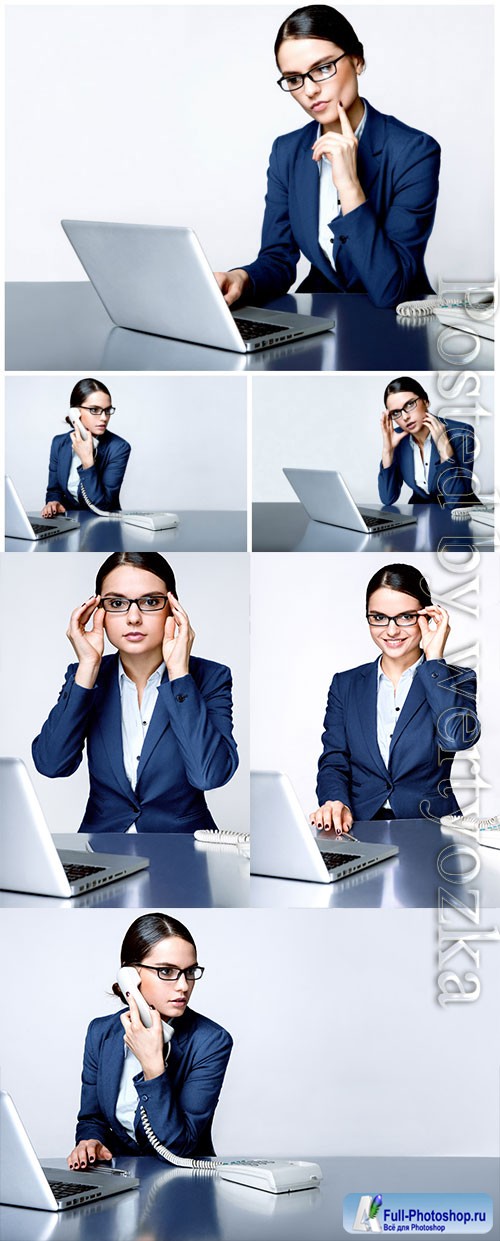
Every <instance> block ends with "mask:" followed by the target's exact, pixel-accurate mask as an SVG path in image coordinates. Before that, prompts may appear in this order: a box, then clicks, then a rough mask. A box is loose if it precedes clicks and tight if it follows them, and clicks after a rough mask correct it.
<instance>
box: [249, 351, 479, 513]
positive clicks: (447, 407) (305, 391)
mask: <svg viewBox="0 0 500 1241" xmlns="http://www.w3.org/2000/svg"><path fill="white" fill-rule="evenodd" d="M395 378H396V376H395V375H389V374H387V375H385V374H384V373H381V374H374V375H344V374H341V375H307V376H304V375H266V376H265V378H261V377H260V376H256V377H254V378H253V379H252V423H253V485H252V498H253V500H254V501H268V502H271V503H277V502H282V503H285V504H286V503H293V502H294V501H295V502H296V503H297V504H298V503H299V500H298V499H297V496H296V495H295V492H294V491H293V490H292V487H291V486H290V483H289V482H288V480H287V479H286V478H285V476H284V474H283V466H287V467H292V466H296V467H300V468H301V469H316V470H321V469H323V470H328V469H331V470H338V471H339V472H340V473H341V474H342V475H343V477H344V479H345V481H346V483H347V485H348V487H349V490H350V491H351V492H352V494H353V496H354V498H355V499H356V500H357V501H358V502H359V503H363V502H364V503H372V504H373V503H375V502H376V503H379V496H378V489H377V477H378V471H379V465H380V457H381V452H382V432H381V429H380V416H381V414H382V411H383V409H384V403H383V395H384V391H385V388H386V385H387V384H388V383H390V382H391V380H392V379H395ZM411 378H412V379H416V380H418V381H419V382H420V383H421V385H422V387H423V388H424V390H425V391H426V392H427V393H428V395H429V398H430V408H431V412H432V413H434V414H437V415H439V416H441V417H442V418H448V417H451V418H452V419H458V421H461V422H470V424H471V426H473V427H474V430H475V433H476V440H477V447H478V452H477V456H476V462H475V472H476V476H477V479H478V484H479V487H478V489H479V490H480V491H481V493H483V494H484V493H491V492H492V491H493V489H494V468H493V467H494V460H493V457H494V454H493V447H494V445H493V441H494V432H493V423H494V393H493V376H492V375H488V374H484V373H482V374H480V375H479V374H475V373H474V372H471V373H470V374H469V376H468V378H467V380H465V377H463V376H462V375H458V376H457V375H456V374H453V375H450V374H449V373H448V374H446V373H444V374H438V373H437V372H435V371H433V372H423V371H422V372H416V373H414V374H413V375H412V376H411ZM444 392H446V393H447V394H448V393H456V395H455V396H453V395H452V396H450V395H443V393H444ZM479 410H480V412H479ZM475 411H476V413H475ZM410 494H411V491H410V488H409V487H407V486H406V484H404V485H403V488H402V491H401V496H400V501H401V503H405V502H407V501H408V500H409V498H410Z"/></svg>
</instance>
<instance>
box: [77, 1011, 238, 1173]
mask: <svg viewBox="0 0 500 1241" xmlns="http://www.w3.org/2000/svg"><path fill="white" fill-rule="evenodd" d="M126 1011H128V1010H126V1009H121V1012H126ZM173 1024H174V1028H175V1034H174V1037H173V1039H172V1042H171V1044H170V1055H169V1058H168V1063H167V1067H166V1069H165V1072H164V1073H162V1074H161V1077H153V1078H151V1079H150V1080H149V1081H144V1077H143V1074H142V1073H138V1074H137V1075H136V1077H134V1083H135V1085H136V1089H137V1112H136V1115H135V1122H134V1123H135V1130H136V1136H137V1141H136V1142H134V1141H133V1139H132V1138H131V1137H130V1135H129V1134H128V1133H127V1130H126V1129H124V1127H123V1125H121V1124H119V1122H118V1121H117V1119H116V1116H115V1109H116V1102H117V1099H118V1091H119V1087H120V1078H121V1074H122V1069H123V1061H124V1058H125V1049H124V1043H123V1026H122V1024H121V1021H120V1013H113V1014H112V1016H110V1017H96V1018H95V1019H94V1021H91V1023H90V1025H89V1028H88V1031H87V1037H86V1040H85V1051H84V1054H83V1072H82V1093H81V1102H80V1111H79V1113H78V1121H77V1126H76V1142H80V1141H83V1140H85V1139H87V1140H90V1139H92V1138H97V1140H98V1141H99V1142H103V1143H104V1145H105V1146H108V1147H109V1149H110V1151H111V1152H112V1154H113V1155H137V1154H141V1155H145V1154H149V1155H151V1154H153V1150H152V1147H151V1146H150V1144H149V1142H148V1140H147V1138H146V1135H145V1133H144V1130H143V1128H142V1123H141V1119H140V1114H139V1107H140V1105H141V1104H142V1105H143V1106H144V1109H145V1111H146V1114H147V1117H148V1120H149V1122H150V1124H151V1127H152V1129H153V1131H154V1133H155V1134H156V1137H157V1138H159V1140H160V1142H162V1143H163V1144H164V1145H165V1146H167V1147H168V1148H169V1149H170V1150H173V1152H174V1154H175V1155H213V1154H214V1148H213V1145H212V1134H211V1127H212V1121H213V1116H214V1112H215V1109H216V1107H217V1103H218V1100H219V1094H220V1090H221V1086H222V1082H223V1080H224V1074H225V1072H226V1068H227V1063H228V1060H229V1057H230V1055H231V1048H232V1045H233V1040H232V1038H231V1035H230V1034H228V1032H227V1030H224V1029H223V1027H222V1026H219V1025H216V1023H215V1021H210V1019H209V1018H208V1017H202V1016H201V1014H200V1013H195V1012H193V1010H192V1009H190V1008H187V1009H186V1010H185V1012H184V1014H183V1016H182V1017H178V1018H177V1019H176V1020H175V1021H174V1023H173Z"/></svg>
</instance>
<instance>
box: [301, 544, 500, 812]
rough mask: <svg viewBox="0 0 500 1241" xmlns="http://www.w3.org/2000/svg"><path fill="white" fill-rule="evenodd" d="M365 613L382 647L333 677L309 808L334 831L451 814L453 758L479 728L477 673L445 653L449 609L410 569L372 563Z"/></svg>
mask: <svg viewBox="0 0 500 1241" xmlns="http://www.w3.org/2000/svg"><path fill="white" fill-rule="evenodd" d="M366 619H367V621H368V626H369V630H370V636H371V638H372V640H373V641H374V643H375V646H377V647H378V649H379V651H381V655H380V656H379V657H378V658H377V659H376V660H375V662H374V663H369V664H362V665H361V667H359V668H351V669H350V670H349V671H347V672H340V673H337V674H336V676H334V678H333V681H332V683H331V686H330V690H329V694H328V704H327V708H326V716H325V731H324V733H323V738H322V740H323V753H322V755H321V758H320V760H319V767H318V782H317V788H316V791H317V797H318V803H319V809H317V810H315V811H313V813H312V814H311V815H310V821H311V823H312V824H314V826H315V827H317V828H320V829H321V828H323V829H324V830H325V831H331V830H332V829H334V830H335V832H336V833H338V834H339V835H340V834H341V833H342V832H348V831H349V829H350V827H351V826H352V823H353V822H354V821H355V820H356V819H358V820H367V819H394V818H396V819H418V818H424V819H432V820H434V821H439V819H440V818H442V817H443V816H444V815H448V814H455V813H459V806H458V803H457V801H456V799H455V796H454V794H453V791H452V788H451V768H452V763H453V759H454V756H455V752H456V751H457V750H467V749H469V748H470V747H471V746H473V745H475V743H476V741H477V740H478V737H479V735H480V726H479V720H478V718H477V715H476V677H475V674H474V672H473V671H472V670H471V669H470V668H462V667H454V666H453V665H452V664H447V663H446V662H445V659H444V650H445V646H446V642H447V640H448V636H449V633H450V624H449V618H448V613H447V612H446V611H445V609H444V608H442V607H440V606H439V605H437V604H433V602H432V599H431V595H430V591H429V587H428V585H427V582H426V580H425V578H424V577H422V575H421V573H420V572H419V571H418V569H416V568H414V567H413V565H406V564H393V565H388V566H387V567H386V568H383V569H379V570H378V572H377V573H375V574H374V576H373V577H372V578H371V581H370V582H369V583H368V587H367V592H366Z"/></svg>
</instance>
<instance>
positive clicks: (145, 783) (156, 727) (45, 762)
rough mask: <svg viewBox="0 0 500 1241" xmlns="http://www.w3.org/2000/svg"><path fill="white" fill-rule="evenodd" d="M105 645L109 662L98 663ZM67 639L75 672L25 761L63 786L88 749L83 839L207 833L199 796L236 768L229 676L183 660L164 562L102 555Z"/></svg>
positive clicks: (179, 613)
mask: <svg viewBox="0 0 500 1241" xmlns="http://www.w3.org/2000/svg"><path fill="white" fill-rule="evenodd" d="M89 625H90V628H87V626H89ZM105 636H107V638H108V639H109V641H110V643H111V645H112V646H114V647H115V649H116V652H117V653H116V654H115V655H104V638H105ZM67 637H68V638H69V641H70V642H71V645H72V647H73V649H74V651H75V654H76V656H77V663H73V664H70V665H69V668H68V670H67V672H66V678H65V682H64V685H63V687H62V690H61V693H60V695H59V699H58V702H57V704H56V706H55V707H54V708H53V710H52V711H51V712H50V715H49V717H48V719H47V720H46V722H45V724H44V725H43V728H42V730H41V732H40V735H39V736H38V737H36V739H35V741H34V742H33V747H32V750H33V758H34V762H35V766H36V768H37V770H38V771H40V772H41V773H42V774H43V775H46V776H51V777H57V776H70V775H72V774H73V772H74V771H76V770H77V768H78V767H79V765H80V763H81V761H82V754H83V749H84V746H85V745H86V747H87V758H88V765H89V776H90V794H89V799H88V803H87V808H86V811H85V815H84V818H83V821H82V824H81V827H80V831H85V832H126V831H138V832H193V831H194V830H195V828H213V827H214V826H215V824H214V821H213V819H212V816H211V814H210V811H209V809H208V806H207V804H206V802H205V798H204V796H203V792H204V790H206V789H213V788H218V787H219V786H220V785H222V784H226V783H227V781H228V780H230V779H231V776H233V775H234V772H235V771H236V768H237V766H238V757H237V750H236V743H235V741H234V739H233V735H232V699H231V673H230V670H229V668H226V667H224V666H223V665H222V664H217V663H212V662H211V661H209V660H206V659H199V658H197V657H196V656H194V655H191V648H192V645H193V642H194V638H195V634H194V632H193V629H192V628H191V625H190V622H189V617H188V616H187V614H186V612H185V611H184V608H183V607H181V604H180V603H179V600H178V598H177V592H176V585H175V578H174V574H173V572H172V569H171V567H170V565H169V564H168V562H167V561H166V560H165V559H164V558H163V556H161V555H159V554H158V553H157V552H148V553H146V552H145V553H142V552H115V553H114V554H113V555H111V556H109V557H108V559H107V560H106V561H105V562H104V564H103V565H101V567H100V569H99V572H98V574H97V579H96V589H95V594H94V595H91V597H90V599H87V601H86V602H85V603H83V604H81V605H80V606H79V607H77V608H75V610H74V611H73V612H72V614H71V618H70V622H69V626H68V630H67Z"/></svg>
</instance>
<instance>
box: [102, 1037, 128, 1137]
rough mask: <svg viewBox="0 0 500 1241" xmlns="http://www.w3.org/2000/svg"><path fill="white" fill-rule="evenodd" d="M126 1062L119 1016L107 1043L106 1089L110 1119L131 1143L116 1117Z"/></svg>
mask: <svg viewBox="0 0 500 1241" xmlns="http://www.w3.org/2000/svg"><path fill="white" fill-rule="evenodd" d="M123 1061H124V1044H123V1026H122V1023H121V1021H120V1020H119V1017H118V1016H117V1021H116V1025H115V1026H114V1027H113V1029H112V1032H111V1034H110V1036H109V1039H108V1040H107V1043H106V1064H105V1074H104V1077H105V1088H106V1100H107V1104H108V1118H109V1119H110V1122H111V1123H112V1125H113V1128H115V1129H116V1128H119V1129H121V1132H122V1135H123V1136H124V1137H126V1138H127V1139H128V1141H130V1135H129V1134H128V1133H127V1131H126V1129H124V1128H123V1126H122V1125H119V1123H118V1121H117V1119H116V1116H115V1111H116V1102H117V1099H118V1091H119V1089H120V1081H121V1076H122V1069H123Z"/></svg>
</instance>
